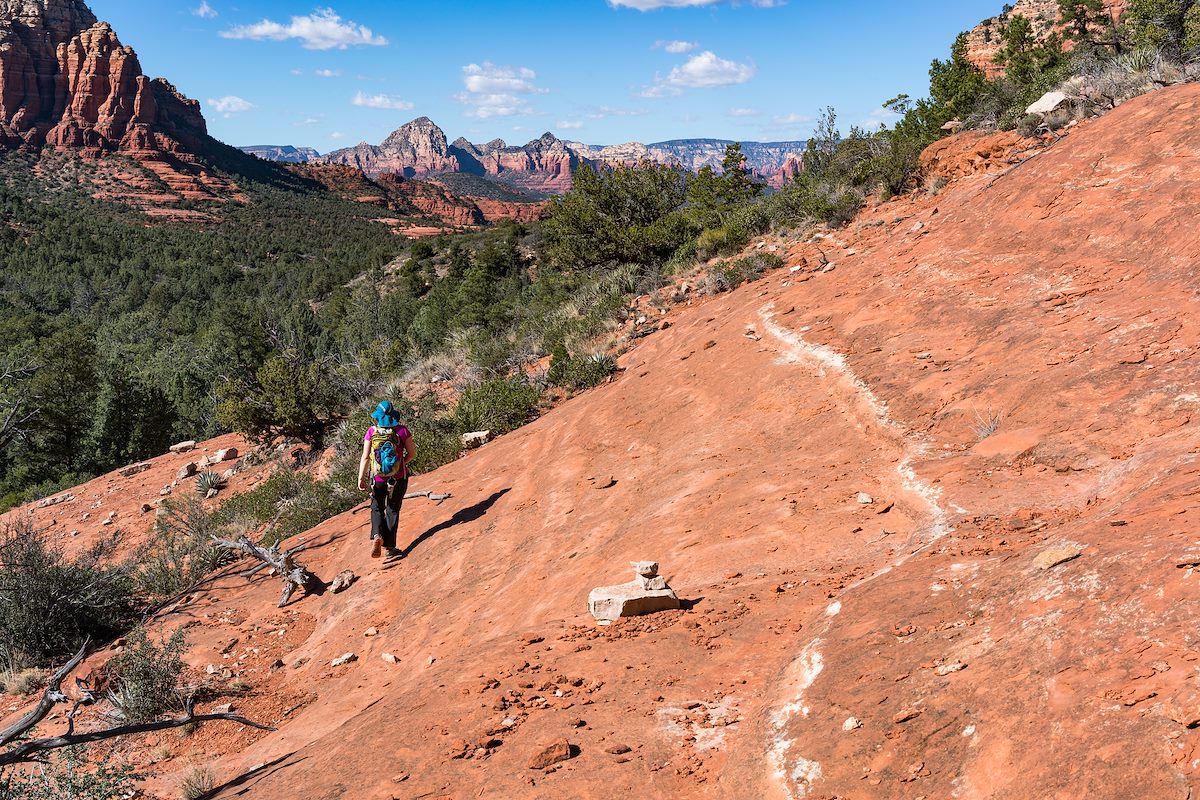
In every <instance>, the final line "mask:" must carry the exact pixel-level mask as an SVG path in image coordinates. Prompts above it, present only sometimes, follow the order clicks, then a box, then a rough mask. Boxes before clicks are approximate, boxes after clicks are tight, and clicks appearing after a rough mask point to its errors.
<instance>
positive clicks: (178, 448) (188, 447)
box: [169, 441, 196, 453]
mask: <svg viewBox="0 0 1200 800" xmlns="http://www.w3.org/2000/svg"><path fill="white" fill-rule="evenodd" d="M169 449H170V451H171V452H172V453H187V452H189V451H192V450H195V449H196V443H195V442H193V441H187V442H180V443H179V444H173V445H171V447H170V448H169Z"/></svg>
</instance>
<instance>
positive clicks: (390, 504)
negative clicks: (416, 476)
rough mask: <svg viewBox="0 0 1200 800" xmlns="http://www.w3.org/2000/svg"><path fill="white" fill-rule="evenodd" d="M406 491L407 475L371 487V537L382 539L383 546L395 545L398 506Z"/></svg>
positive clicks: (398, 519) (398, 514)
mask: <svg viewBox="0 0 1200 800" xmlns="http://www.w3.org/2000/svg"><path fill="white" fill-rule="evenodd" d="M407 491H408V476H405V477H403V478H400V479H398V480H394V481H386V482H384V483H377V484H375V485H374V486H372V487H371V538H372V539H374V538H376V537H379V538H381V539H383V546H384V547H395V546H396V528H397V526H398V524H399V522H400V506H401V505H403V504H404V494H405V493H406V492H407Z"/></svg>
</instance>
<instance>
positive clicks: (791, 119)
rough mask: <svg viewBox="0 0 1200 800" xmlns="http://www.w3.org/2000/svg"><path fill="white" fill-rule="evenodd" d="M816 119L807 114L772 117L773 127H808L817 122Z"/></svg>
mask: <svg viewBox="0 0 1200 800" xmlns="http://www.w3.org/2000/svg"><path fill="white" fill-rule="evenodd" d="M815 121H816V119H815V118H814V117H810V116H809V115H807V114H783V115H782V116H778V117H771V124H772V125H807V124H808V123H810V122H815Z"/></svg>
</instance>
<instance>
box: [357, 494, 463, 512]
mask: <svg viewBox="0 0 1200 800" xmlns="http://www.w3.org/2000/svg"><path fill="white" fill-rule="evenodd" d="M453 496H454V495H452V494H450V493H449V492H445V493H444V494H439V493H438V492H432V491H430V490H428V489H424V490H422V491H419V492H409V493H408V494H406V495H404V499H405V500H415V499H416V498H418V497H425V498H428V499H429V500H432V501H433V502H435V503H437V504H438V505H439V506H440V505H441V504H442V502H443V501H445V500H449V499H450V498H451V497H453ZM370 507H371V504H370V503H369V502H368V503H363V504H362V505H360V506H358V507H357V508H354V509H352V510H351V511H350V513H351V514H357V513H358V512H359V511H363V510H364V509H368V508H370Z"/></svg>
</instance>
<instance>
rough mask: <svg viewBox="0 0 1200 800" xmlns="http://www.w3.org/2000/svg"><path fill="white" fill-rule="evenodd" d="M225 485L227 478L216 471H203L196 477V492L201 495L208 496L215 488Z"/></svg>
mask: <svg viewBox="0 0 1200 800" xmlns="http://www.w3.org/2000/svg"><path fill="white" fill-rule="evenodd" d="M224 485H225V479H224V478H222V477H221V476H220V475H218V474H217V473H215V472H212V471H209V472H201V473H200V476H199V477H198V478H196V492H197V493H198V494H199V495H200V496H201V497H204V496H206V495H207V494H208V493H209V492H211V491H212V490H213V489H220V488H221V487H223V486H224Z"/></svg>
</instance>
